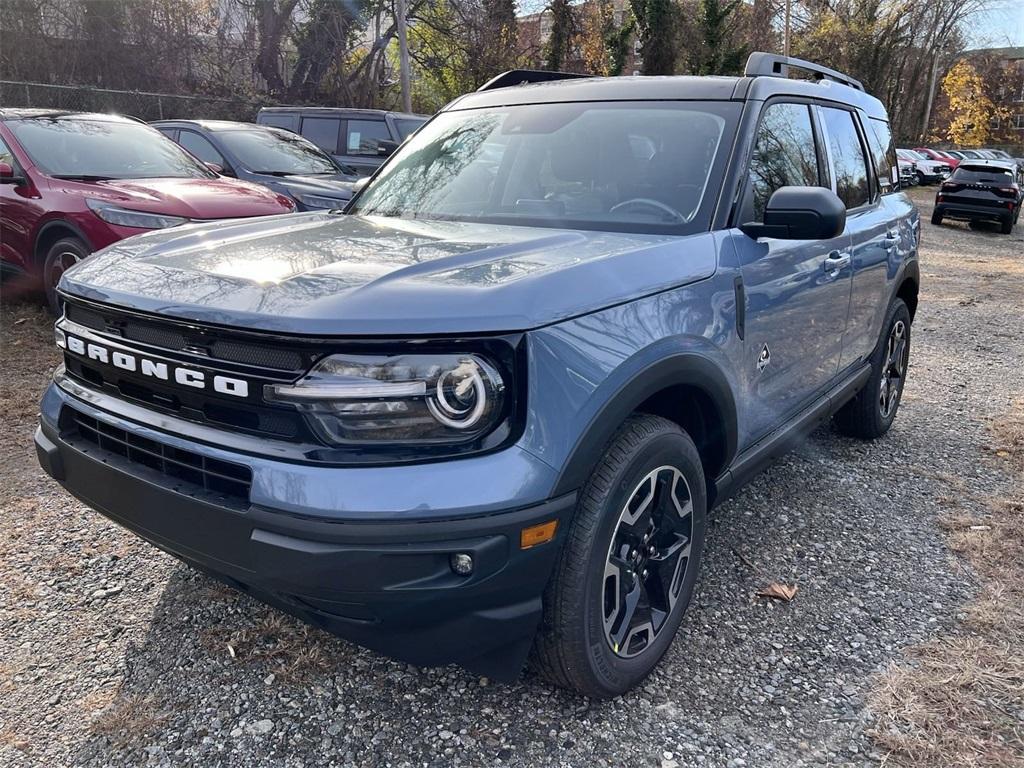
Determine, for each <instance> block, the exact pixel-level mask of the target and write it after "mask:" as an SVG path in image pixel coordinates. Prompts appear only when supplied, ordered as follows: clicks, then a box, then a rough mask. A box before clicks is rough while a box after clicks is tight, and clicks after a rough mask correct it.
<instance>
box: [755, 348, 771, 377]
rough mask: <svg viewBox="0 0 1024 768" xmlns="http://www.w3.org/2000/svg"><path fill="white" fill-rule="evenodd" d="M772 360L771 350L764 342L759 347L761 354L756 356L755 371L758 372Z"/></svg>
mask: <svg viewBox="0 0 1024 768" xmlns="http://www.w3.org/2000/svg"><path fill="white" fill-rule="evenodd" d="M771 361H772V351H771V350H770V349H768V345H767V344H765V345H764V346H763V347H761V354H760V355H758V356H757V372H758V373H760V372H761V371H763V370H764V369H765V368H767V367H768V363H770V362H771Z"/></svg>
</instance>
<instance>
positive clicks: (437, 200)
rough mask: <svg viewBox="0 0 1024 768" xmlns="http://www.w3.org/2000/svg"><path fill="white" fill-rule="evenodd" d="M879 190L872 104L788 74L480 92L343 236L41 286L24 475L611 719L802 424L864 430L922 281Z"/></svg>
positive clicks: (212, 241) (153, 256)
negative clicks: (522, 676) (55, 302)
mask: <svg viewBox="0 0 1024 768" xmlns="http://www.w3.org/2000/svg"><path fill="white" fill-rule="evenodd" d="M797 68H799V69H801V70H806V71H808V72H810V73H811V74H812V75H813V76H814V77H815V78H817V80H816V81H806V80H795V79H790V78H788V77H787V75H788V74H789V72H790V70H791V69H797ZM898 174H899V171H898V166H897V162H896V156H895V152H894V150H893V146H892V141H891V138H890V135H889V126H888V123H887V119H886V113H885V110H884V108H883V107H882V104H881V103H880V102H879V101H878V100H877V99H875V98H873V97H871V96H869V95H867V94H866V93H865V92H864V90H863V88H862V87H861V86H860V84H859V83H858V82H856V81H854V80H852V79H851V78H849V77H846V76H844V75H842V74H841V73H838V72H834V71H832V70H830V69H826V68H824V67H819V66H816V65H814V64H810V63H808V62H801V61H797V60H790V59H782V58H779V57H775V56H770V55H768V54H754V55H752V56H751V58H750V60H749V61H748V63H747V69H746V74H745V75H744V76H743V77H657V78H647V77H621V78H609V79H602V78H582V77H574V76H569V75H564V76H563V75H559V74H557V73H551V72H541V73H535V72H523V71H519V72H511V73H507V74H505V75H502V76H500V77H498V78H496V79H495V80H494V81H492V82H491V83H489V84H488V85H486V86H484V87H483V88H481V89H480V91H478V92H476V93H472V94H468V95H466V96H463V97H461V98H459V99H457V100H456V101H454V102H453V103H452V104H450V105H449V106H448V107H447V108H445V109H444V110H442V111H441V112H440V113H439V114H438V115H437V116H436V117H434V118H433V119H432V120H431V121H430V122H429V123H428V124H427V125H425V126H423V127H422V128H421V129H420V130H419V131H417V132H416V134H415V135H413V136H412V137H411V138H409V140H407V141H406V142H405V143H404V144H403V146H402V147H401V148H400V150H399V151H398V152H396V153H395V154H394V156H392V157H391V158H390V159H389V160H388V161H387V162H386V164H385V165H384V166H383V167H382V168H381V170H380V171H379V172H378V173H377V174H376V175H375V176H374V177H373V178H372V179H371V180H370V182H369V184H368V185H367V186H366V187H365V188H363V189H362V191H361V192H359V193H358V194H357V196H356V197H355V198H354V199H353V200H352V202H351V203H350V204H349V206H348V208H347V209H346V210H345V211H344V212H319V213H298V214H291V215H289V216H280V217H272V218H270V219H261V220H258V221H237V222H230V223H222V224H190V225H185V226H182V227H178V228H175V229H171V230H163V231H160V232H156V233H153V234H148V235H142V236H140V237H136V238H132V239H130V240H127V241H124V242H123V243H120V244H118V245H114V246H112V247H110V248H108V249H107V250H105V251H104V252H102V253H100V254H98V255H97V256H94V257H93V258H91V259H89V260H88V261H86V262H83V263H82V264H81V265H79V266H77V267H75V268H74V269H72V270H70V271H69V272H67V273H66V274H65V276H64V278H63V280H62V282H61V292H62V295H63V298H64V300H65V307H66V311H65V315H64V316H63V317H62V318H61V319H60V321H59V322H58V323H57V328H56V338H57V344H58V346H59V347H60V348H61V349H62V351H63V355H64V365H63V366H62V367H61V368H60V369H59V370H58V371H57V372H56V374H55V376H54V381H53V384H52V385H51V386H50V387H49V388H48V389H47V391H46V393H45V395H44V396H43V401H42V407H41V412H42V416H41V423H40V427H39V430H38V432H37V433H36V445H37V447H38V454H39V459H40V461H41V463H42V465H43V467H45V469H46V470H47V471H48V472H49V473H50V474H51V475H52V476H53V477H54V478H56V479H57V480H58V481H59V482H60V483H62V484H63V485H64V487H65V488H67V489H68V490H69V491H70V492H71V493H73V494H75V495H76V496H78V497H79V498H80V499H82V500H83V501H84V502H85V503H87V504H89V505H90V506H92V507H93V508H95V509H96V510H98V511H99V512H101V513H102V514H104V515H107V516H108V517H110V518H111V519H113V520H116V521H117V522H119V523H121V524H122V525H124V526H125V527H127V528H129V529H131V530H133V531H135V532H136V533H138V534H139V535H140V536H142V537H144V538H146V539H148V540H149V541H151V542H153V543H154V544H155V545H156V546H158V547H161V548H162V549H165V550H167V551H168V552H172V553H174V554H175V555H177V556H178V557H180V558H181V559H183V560H184V561H186V562H188V563H191V564H193V565H195V566H196V567H199V568H202V569H203V570H205V571H207V572H209V573H212V574H214V575H216V576H217V577H218V578H221V579H223V580H225V581H227V582H228V583H229V584H234V585H236V586H238V587H239V588H241V589H244V590H245V591H246V592H249V593H251V594H253V595H255V596H257V597H259V598H261V599H263V600H265V601H267V602H268V603H271V604H273V605H275V606H278V607H279V608H281V609H283V610H285V611H288V612H290V613H293V614H295V615H297V616H301V617H303V618H304V619H306V620H307V621H310V622H312V623H314V624H316V625H318V626H321V627H324V628H326V629H328V630H329V631H331V632H335V633H337V634H338V635H340V636H342V637H346V638H349V639H351V640H353V641H354V642H357V643H360V644H362V645H365V646H368V647H370V648H374V649H377V650H379V651H381V652H384V653H387V654H390V655H392V656H395V657H398V658H400V659H403V660H405V661H408V662H411V663H414V664H420V665H435V664H447V663H452V662H456V663H459V664H462V665H463V666H465V667H467V668H468V669H471V670H473V671H476V672H478V673H480V674H485V675H488V676H491V677H494V678H498V679H503V680H507V679H511V678H514V677H515V676H516V675H518V674H519V672H520V670H521V668H522V666H523V664H524V662H525V661H526V659H527V657H528V655H530V654H531V651H532V657H533V660H534V664H535V665H536V667H537V668H538V669H539V670H540V671H541V672H542V673H543V674H544V675H545V676H547V677H548V678H549V679H550V680H552V681H554V682H556V683H558V684H560V685H563V686H566V687H569V688H572V689H574V690H577V691H580V692H582V693H585V694H587V695H590V696H595V697H607V696H613V695H617V694H620V693H622V692H624V691H626V690H628V689H629V688H631V687H632V686H634V685H636V684H637V683H638V682H639V681H641V680H642V679H643V678H644V677H645V676H646V675H647V674H648V673H649V672H650V671H651V669H652V668H653V667H654V666H655V665H656V664H657V663H658V661H659V660H660V659H661V658H662V656H663V655H664V653H665V651H666V650H667V648H668V647H669V644H670V643H671V642H672V638H673V637H674V636H675V634H676V630H677V628H678V627H679V626H680V622H681V621H682V618H683V612H684V610H685V608H686V605H687V604H688V603H689V602H690V598H691V595H692V594H693V591H694V588H695V586H696V583H697V575H698V565H699V562H700V557H701V550H702V547H703V544H704V536H705V530H706V527H707V515H708V511H709V510H710V509H711V508H712V507H714V506H715V505H716V504H720V503H721V502H722V501H723V500H724V499H727V498H729V496H730V495H732V494H733V493H734V492H735V491H736V489H737V488H739V487H740V486H742V485H743V484H744V483H745V482H747V481H748V480H750V479H751V478H752V477H754V476H755V475H756V474H757V472H758V471H759V470H760V469H761V468H762V467H764V466H765V465H766V463H767V462H769V461H770V460H771V459H772V458H773V457H774V456H777V455H778V454H779V453H780V452H782V451H784V450H786V449H787V448H788V447H790V446H792V445H793V444H794V442H796V441H798V440H800V439H801V438H802V437H803V436H804V435H806V434H807V433H808V432H809V431H811V430H812V429H814V428H815V427H817V426H818V425H820V424H821V423H823V422H825V421H827V420H829V419H831V420H832V421H833V423H834V424H835V427H836V429H837V430H838V431H839V432H841V433H843V434H845V435H852V436H854V437H857V438H863V439H873V438H878V437H881V436H882V435H884V434H885V433H886V431H887V430H888V429H889V428H890V426H891V425H892V423H893V420H894V418H895V417H896V413H897V410H898V408H899V404H900V398H901V395H902V392H903V387H904V383H905V381H906V377H907V371H908V369H907V365H908V360H909V353H910V331H911V324H912V322H913V319H914V314H915V311H916V309H917V302H918V283H919V276H918V262H917V247H918V238H919V235H920V223H919V219H918V215H917V212H916V210H915V209H914V207H913V205H912V204H911V203H910V201H909V200H908V199H907V197H906V196H905V195H904V194H903V193H902V192H901V191H900V190H899V188H898V183H899V181H898V180H899V175H898Z"/></svg>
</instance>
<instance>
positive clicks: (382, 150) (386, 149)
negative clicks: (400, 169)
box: [377, 139, 398, 157]
mask: <svg viewBox="0 0 1024 768" xmlns="http://www.w3.org/2000/svg"><path fill="white" fill-rule="evenodd" d="M396 149H398V142H397V141H388V140H387V139H381V140H380V141H378V142H377V154H378V155H380V156H381V157H388V156H390V155H393V154H394V153H395V150H396Z"/></svg>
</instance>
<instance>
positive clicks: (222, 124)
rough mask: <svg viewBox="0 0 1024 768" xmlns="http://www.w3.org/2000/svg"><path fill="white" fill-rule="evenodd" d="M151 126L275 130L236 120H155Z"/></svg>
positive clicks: (209, 129)
mask: <svg viewBox="0 0 1024 768" xmlns="http://www.w3.org/2000/svg"><path fill="white" fill-rule="evenodd" d="M150 125H152V126H164V127H173V128H180V127H182V126H195V127H197V128H202V129H203V130H204V131H269V130H272V129H273V126H270V125H260V124H259V123H243V122H241V121H236V120H153V121H151V122H150Z"/></svg>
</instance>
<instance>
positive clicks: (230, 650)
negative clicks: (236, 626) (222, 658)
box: [228, 643, 235, 659]
mask: <svg viewBox="0 0 1024 768" xmlns="http://www.w3.org/2000/svg"><path fill="white" fill-rule="evenodd" d="M228 654H229V655H230V656H231V658H232V659H233V658H235V648H234V646H232V645H231V644H230V643H229V644H228Z"/></svg>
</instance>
